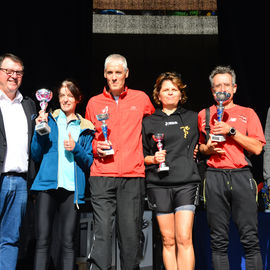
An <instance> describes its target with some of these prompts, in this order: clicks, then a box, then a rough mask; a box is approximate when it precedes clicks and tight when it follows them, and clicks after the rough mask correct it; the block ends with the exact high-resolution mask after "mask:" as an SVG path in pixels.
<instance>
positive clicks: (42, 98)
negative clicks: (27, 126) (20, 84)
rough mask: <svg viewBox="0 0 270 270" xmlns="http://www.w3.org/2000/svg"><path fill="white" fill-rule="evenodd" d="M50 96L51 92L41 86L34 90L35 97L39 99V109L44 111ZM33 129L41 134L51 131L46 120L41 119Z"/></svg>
mask: <svg viewBox="0 0 270 270" xmlns="http://www.w3.org/2000/svg"><path fill="white" fill-rule="evenodd" d="M52 96H53V93H52V91H51V90H49V89H45V88H42V89H39V90H37V91H36V98H37V100H38V101H39V105H40V108H41V110H43V111H44V112H45V111H46V108H47V106H48V102H49V101H50V100H51V99H52ZM35 130H36V132H37V133H38V134H39V135H41V136H42V135H46V134H49V133H50V132H51V128H50V127H49V125H48V123H47V122H46V121H42V122H40V123H39V124H37V125H36V127H35Z"/></svg>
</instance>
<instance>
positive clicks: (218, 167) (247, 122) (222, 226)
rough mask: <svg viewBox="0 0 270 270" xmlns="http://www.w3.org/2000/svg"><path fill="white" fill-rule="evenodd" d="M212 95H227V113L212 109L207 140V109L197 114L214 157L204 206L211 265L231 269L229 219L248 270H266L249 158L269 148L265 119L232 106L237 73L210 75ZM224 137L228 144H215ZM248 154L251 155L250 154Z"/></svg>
mask: <svg viewBox="0 0 270 270" xmlns="http://www.w3.org/2000/svg"><path fill="white" fill-rule="evenodd" d="M209 79H210V83H211V89H212V94H213V97H214V99H215V100H216V101H218V96H221V95H220V94H217V93H218V92H220V93H223V94H224V96H225V95H228V96H229V98H228V100H227V101H224V102H223V106H224V115H223V119H222V120H221V121H217V107H216V106H215V105H213V106H211V107H210V135H211V134H213V135H214V136H210V139H209V140H208V141H205V135H206V132H205V126H206V123H205V110H202V111H201V112H200V113H199V116H198V126H199V130H200V139H199V143H200V146H199V150H200V151H201V153H203V154H205V155H209V159H208V161H207V164H208V169H207V171H206V180H205V203H206V213H207V221H208V225H209V228H210V235H211V248H212V263H213V266H214V269H215V270H220V269H222V270H223V269H224V270H225V269H226V270H228V269H229V268H230V267H229V261H228V255H227V249H228V243H229V236H228V234H229V225H230V217H231V216H232V220H233V221H234V222H235V224H236V226H237V228H238V231H239V234H240V241H241V243H242V245H243V247H244V251H245V259H246V261H245V264H246V269H247V270H251V269H253V270H255V269H256V270H261V269H262V258H261V253H260V246H259V239H258V226H257V223H258V221H257V210H258V209H257V186H256V181H255V180H254V179H253V177H252V174H251V171H250V167H251V162H250V160H249V159H248V156H249V155H251V154H255V155H259V154H260V153H261V152H262V149H263V146H264V144H265V138H264V134H263V130H262V126H261V123H260V120H259V118H258V116H257V114H256V113H255V111H254V110H253V109H251V108H247V107H243V106H239V105H236V104H235V103H234V102H233V97H234V94H235V93H236V89H237V85H236V76H235V72H234V70H232V69H231V68H230V67H227V66H218V67H216V68H215V69H214V70H213V71H212V73H211V75H210V76H209ZM217 135H218V138H220V137H219V135H223V136H224V137H225V141H222V140H216V139H217ZM247 154H248V155H247Z"/></svg>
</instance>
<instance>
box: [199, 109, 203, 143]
mask: <svg viewBox="0 0 270 270" xmlns="http://www.w3.org/2000/svg"><path fill="white" fill-rule="evenodd" d="M198 129H199V133H200V135H199V144H205V110H204V109H203V110H202V111H200V112H199V114H198Z"/></svg>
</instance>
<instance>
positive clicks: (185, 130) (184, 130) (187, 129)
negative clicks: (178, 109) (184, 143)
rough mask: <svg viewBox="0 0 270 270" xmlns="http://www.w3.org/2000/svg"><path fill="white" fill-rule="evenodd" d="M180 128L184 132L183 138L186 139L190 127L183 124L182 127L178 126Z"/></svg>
mask: <svg viewBox="0 0 270 270" xmlns="http://www.w3.org/2000/svg"><path fill="white" fill-rule="evenodd" d="M180 129H182V130H183V132H184V138H185V139H186V138H187V135H188V133H189V130H190V127H189V126H183V127H180Z"/></svg>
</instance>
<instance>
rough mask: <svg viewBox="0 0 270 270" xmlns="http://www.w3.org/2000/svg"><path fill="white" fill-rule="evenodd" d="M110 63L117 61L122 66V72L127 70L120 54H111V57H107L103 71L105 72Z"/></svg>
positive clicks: (124, 60)
mask: <svg viewBox="0 0 270 270" xmlns="http://www.w3.org/2000/svg"><path fill="white" fill-rule="evenodd" d="M111 61H119V62H120V63H121V64H122V65H123V68H124V70H125V71H127V70H128V67H127V59H126V58H125V57H124V56H123V55H121V54H111V55H109V56H108V57H107V58H106V59H105V63H104V70H106V68H107V65H108V63H110V62H111Z"/></svg>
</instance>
